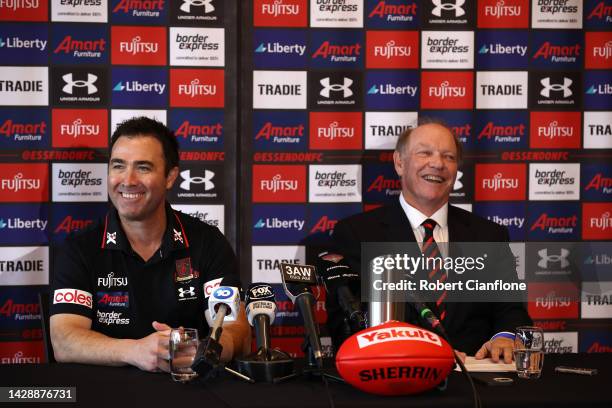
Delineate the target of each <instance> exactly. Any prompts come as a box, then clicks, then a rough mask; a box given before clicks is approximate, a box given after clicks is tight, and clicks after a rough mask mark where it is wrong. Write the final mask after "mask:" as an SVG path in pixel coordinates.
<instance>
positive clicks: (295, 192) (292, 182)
mask: <svg viewBox="0 0 612 408" xmlns="http://www.w3.org/2000/svg"><path fill="white" fill-rule="evenodd" d="M253 202H254V203H275V202H287V203H303V202H306V167H305V166H303V165H278V166H277V165H257V164H256V165H253Z"/></svg>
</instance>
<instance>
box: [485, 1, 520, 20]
mask: <svg viewBox="0 0 612 408" xmlns="http://www.w3.org/2000/svg"><path fill="white" fill-rule="evenodd" d="M484 13H485V16H491V17H495V18H497V19H498V20H499V19H500V18H502V17H518V16H520V15H521V6H506V5H505V1H504V0H499V1H498V2H497V3H496V4H495V5H494V6H485V8H484Z"/></svg>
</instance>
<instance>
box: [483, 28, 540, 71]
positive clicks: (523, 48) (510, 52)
mask: <svg viewBox="0 0 612 408" xmlns="http://www.w3.org/2000/svg"><path fill="white" fill-rule="evenodd" d="M528 44H529V31H528V30H516V31H509V30H490V31H480V32H478V35H477V36H476V50H477V51H476V67H478V68H479V69H507V68H516V69H521V68H523V69H525V68H527V66H528V65H529V55H528V54H527V49H528Z"/></svg>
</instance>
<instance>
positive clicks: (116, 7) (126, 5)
mask: <svg viewBox="0 0 612 408" xmlns="http://www.w3.org/2000/svg"><path fill="white" fill-rule="evenodd" d="M168 3H172V2H171V1H166V0H153V1H130V0H112V2H111V5H110V10H111V20H112V22H113V23H122V24H126V23H128V24H129V23H132V24H143V25H146V24H163V23H164V22H166V20H167V18H168Z"/></svg>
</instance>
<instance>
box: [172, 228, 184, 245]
mask: <svg viewBox="0 0 612 408" xmlns="http://www.w3.org/2000/svg"><path fill="white" fill-rule="evenodd" d="M172 232H174V242H176V241H181V244H182V243H183V235H182V234H181V232H180V231H177V230H175V229H174V228H172Z"/></svg>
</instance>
